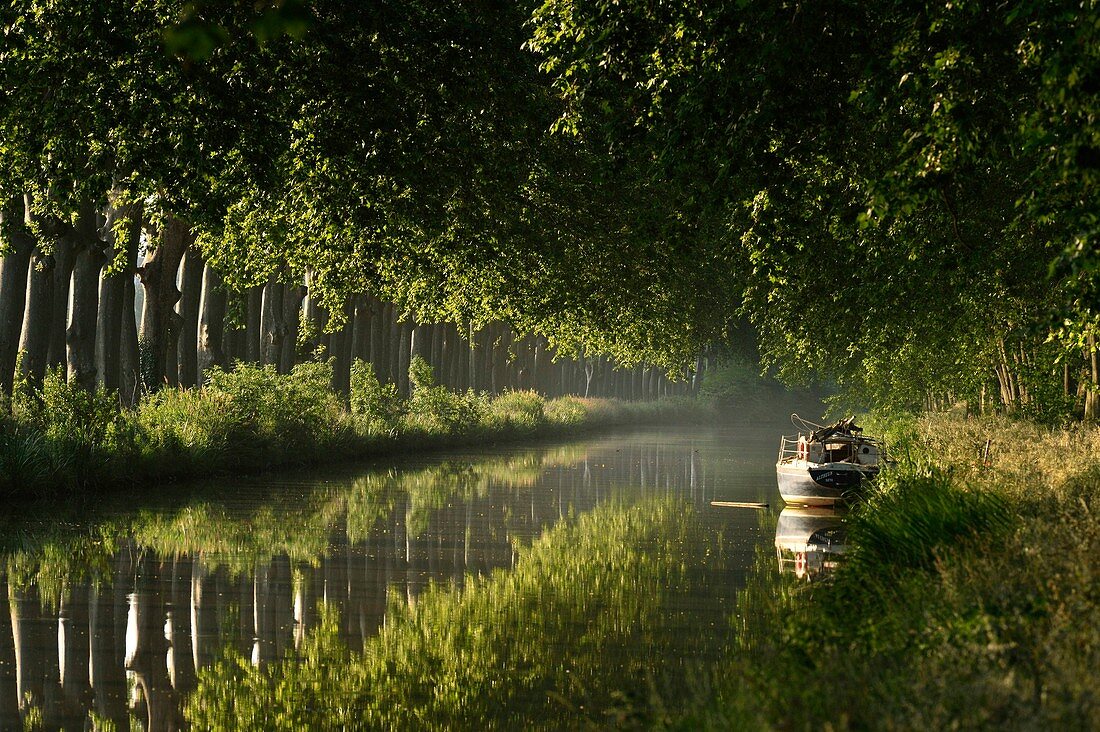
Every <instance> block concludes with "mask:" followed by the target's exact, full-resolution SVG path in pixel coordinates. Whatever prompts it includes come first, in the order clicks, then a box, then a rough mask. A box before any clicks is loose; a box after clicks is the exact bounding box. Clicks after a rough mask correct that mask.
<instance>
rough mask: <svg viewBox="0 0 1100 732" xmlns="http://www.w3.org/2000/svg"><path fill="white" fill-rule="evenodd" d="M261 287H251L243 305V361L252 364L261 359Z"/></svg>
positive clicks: (262, 300) (262, 289) (262, 297)
mask: <svg viewBox="0 0 1100 732" xmlns="http://www.w3.org/2000/svg"><path fill="white" fill-rule="evenodd" d="M263 302H264V288H263V286H262V285H261V286H258V287H253V288H251V289H249V291H248V302H247V303H245V336H244V339H245V361H247V362H248V363H252V364H258V363H260V361H261V359H262V358H263V348H262V344H263V331H262V329H261V327H260V326H261V323H262V322H263Z"/></svg>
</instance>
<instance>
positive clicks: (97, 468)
mask: <svg viewBox="0 0 1100 732" xmlns="http://www.w3.org/2000/svg"><path fill="white" fill-rule="evenodd" d="M5 431H6V432H7V443H6V445H5V447H6V448H7V449H6V450H5V457H4V458H3V459H2V460H0V462H3V463H4V464H5V470H4V472H5V473H6V474H7V477H8V480H10V481H11V482H12V485H15V484H18V483H20V482H24V481H25V482H26V484H27V486H28V487H29V488H30V489H31V490H36V489H37V490H40V489H42V488H44V487H45V484H46V483H47V482H48V481H50V480H56V481H58V482H60V483H63V484H65V483H76V484H81V483H84V482H86V481H88V480H90V479H91V478H92V477H93V476H96V475H100V474H102V473H104V472H106V471H109V470H110V469H111V468H112V467H113V465H114V464H115V463H116V462H119V463H124V462H125V461H126V460H127V458H128V457H129V454H130V450H129V443H130V437H131V435H130V432H129V429H128V425H127V424H126V423H125V421H124V420H123V419H122V417H121V415H120V413H119V409H118V402H117V398H116V397H115V396H114V395H113V394H110V393H108V392H107V391H105V390H104V389H102V388H100V389H98V390H96V391H94V392H88V391H86V390H84V389H83V388H81V387H79V386H77V385H75V384H70V383H68V382H67V381H66V379H65V376H64V373H63V371H62V369H61V368H60V367H59V368H56V369H51V370H49V371H48V372H47V374H46V376H45V378H44V379H43V381H42V387H41V389H40V390H37V391H27V387H26V385H25V384H24V385H21V386H20V388H19V390H18V391H17V392H16V394H15V401H14V403H13V418H12V420H11V422H10V423H9V426H8V428H7V429H6V430H5Z"/></svg>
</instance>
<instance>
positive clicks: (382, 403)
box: [349, 358, 404, 433]
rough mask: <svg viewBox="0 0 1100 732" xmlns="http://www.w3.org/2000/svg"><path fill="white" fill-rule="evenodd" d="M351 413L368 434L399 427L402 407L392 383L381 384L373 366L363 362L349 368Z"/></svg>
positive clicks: (353, 363) (357, 362)
mask: <svg viewBox="0 0 1100 732" xmlns="http://www.w3.org/2000/svg"><path fill="white" fill-rule="evenodd" d="M350 383H351V387H350V391H351V393H350V400H349V401H350V406H351V413H352V415H353V416H354V417H355V418H356V421H357V422H358V423H359V424H360V425H362V426H363V427H365V428H366V432H368V433H380V432H391V431H393V430H395V429H397V426H398V425H399V424H400V421H401V415H402V413H403V411H404V405H403V404H402V402H401V396H400V395H399V394H398V393H397V386H395V385H394V384H392V383H389V384H382V383H381V382H379V381H378V377H377V376H376V375H375V373H374V366H372V365H371V364H370V363H367V362H366V361H363V360H362V359H359V358H357V359H355V360H354V361H353V362H352V364H351V379H350Z"/></svg>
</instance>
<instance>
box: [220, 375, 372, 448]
mask: <svg viewBox="0 0 1100 732" xmlns="http://www.w3.org/2000/svg"><path fill="white" fill-rule="evenodd" d="M331 380H332V364H331V362H322V363H315V362H309V363H302V364H298V365H297V366H295V367H294V369H293V370H292V371H291V372H290V373H289V374H286V375H280V374H278V373H277V372H276V371H275V367H274V366H270V365H268V366H252V365H248V364H243V363H238V364H237V365H236V368H235V369H234V370H232V371H224V370H222V369H212V370H211V372H210V375H209V379H208V381H207V384H206V386H205V387H204V388H203V390H202V391H203V392H204V395H205V396H206V397H207V398H210V399H212V400H214V402H215V403H217V404H218V405H219V407H220V408H223V409H225V411H226V413H227V417H228V418H229V419H230V420H231V424H232V428H233V432H234V437H236V438H238V439H234V440H233V442H234V443H235V444H238V443H245V444H247V443H250V442H251V443H254V444H258V446H260V447H262V448H265V449H267V450H273V451H274V452H275V454H276V455H277V454H279V453H282V457H284V458H286V457H292V456H293V457H295V458H300V459H310V458H312V457H314V456H315V455H316V454H319V453H320V452H322V451H324V450H325V449H327V447H328V446H330V445H331V444H333V443H336V442H340V441H342V440H344V439H346V438H347V437H348V436H349V434H350V429H349V427H350V425H348V424H347V420H346V419H345V418H344V415H343V410H342V409H341V406H340V400H339V397H337V396H336V394H334V393H333V392H332V391H331V390H330V388H329V384H330V383H331Z"/></svg>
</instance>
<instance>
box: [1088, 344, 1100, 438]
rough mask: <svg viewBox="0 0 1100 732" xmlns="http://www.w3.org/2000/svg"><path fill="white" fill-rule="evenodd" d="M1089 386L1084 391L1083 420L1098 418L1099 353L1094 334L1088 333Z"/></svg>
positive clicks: (1099, 414)
mask: <svg viewBox="0 0 1100 732" xmlns="http://www.w3.org/2000/svg"><path fill="white" fill-rule="evenodd" d="M1088 349H1089V353H1088V355H1089V382H1090V383H1089V387H1088V389H1087V390H1086V391H1085V421H1086V422H1095V421H1096V420H1097V419H1098V418H1100V354H1097V351H1096V336H1094V335H1091V334H1090V335H1089V337H1088Z"/></svg>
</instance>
